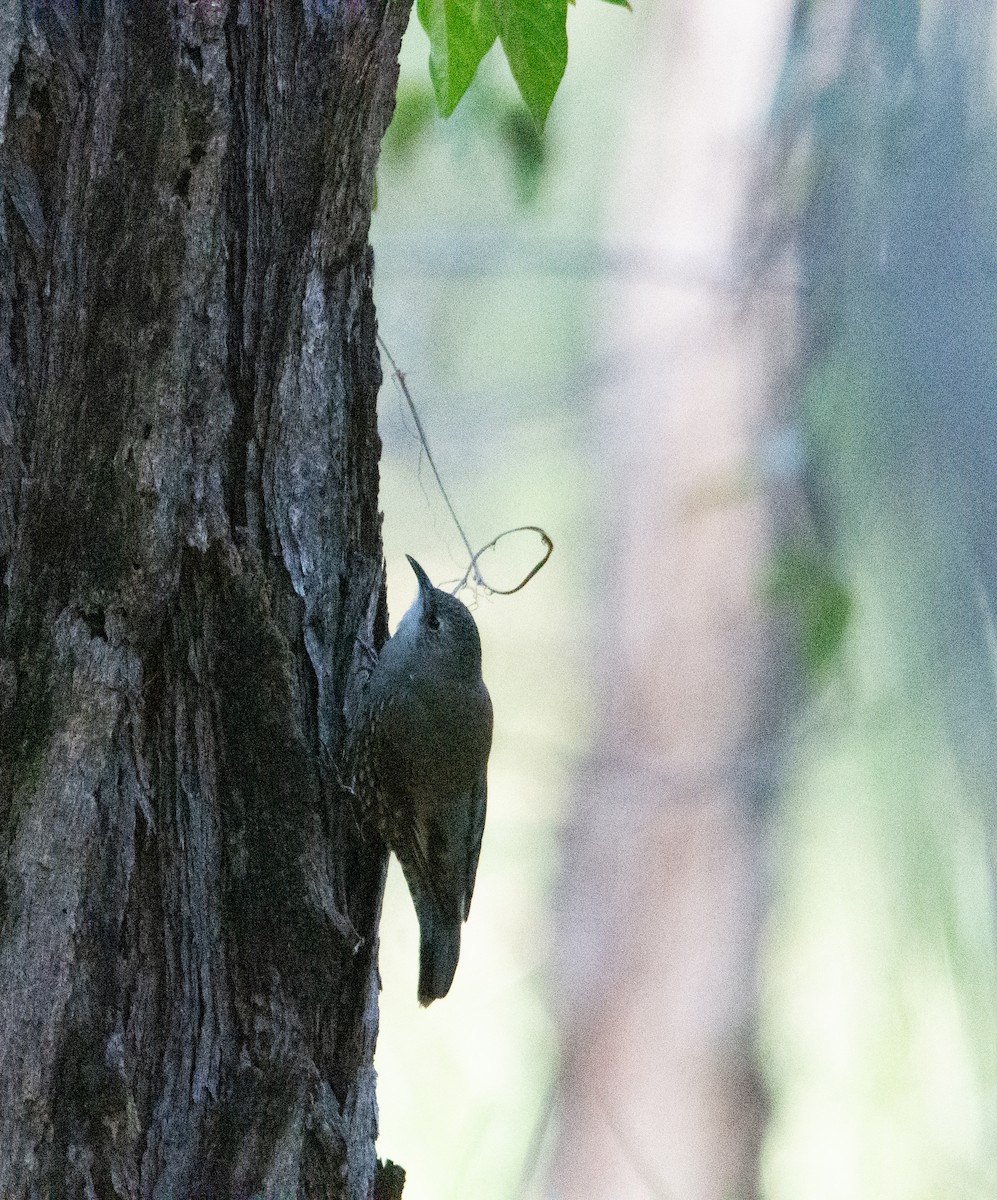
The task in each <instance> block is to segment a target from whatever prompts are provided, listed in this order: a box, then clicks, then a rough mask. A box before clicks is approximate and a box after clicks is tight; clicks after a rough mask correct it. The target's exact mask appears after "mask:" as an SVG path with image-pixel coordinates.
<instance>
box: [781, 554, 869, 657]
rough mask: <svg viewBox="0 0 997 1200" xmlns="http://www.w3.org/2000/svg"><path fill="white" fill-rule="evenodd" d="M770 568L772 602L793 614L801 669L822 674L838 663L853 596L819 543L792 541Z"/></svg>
mask: <svg viewBox="0 0 997 1200" xmlns="http://www.w3.org/2000/svg"><path fill="white" fill-rule="evenodd" d="M772 567H773V569H772V572H771V575H770V578H769V586H768V594H769V599H770V600H771V601H772V603H773V604H775V605H776V606H777V607H779V608H782V609H783V610H786V611H789V612H792V613H794V614H795V616H796V618H797V620H798V622H799V630H800V649H801V651H802V654H803V665H804V667H805V669H806V671H807V673H808V674H810V675H811V676H813V675H819V674H820V673H821V672H822V671H824V670H825V669H826V668H827V667H829V666H830V665H831V664H832V663H834V661H835V660H836V659H837V657H838V655H839V654H840V651H841V647H842V645H843V643H844V640H845V636H846V634H847V633H848V630H849V628H850V626H851V621H852V616H853V609H854V601H853V599H852V595H851V592H849V590H848V588H847V587H846V586H845V584H844V583H843V582H842V581H841V580H840V579H839V578H838V576H837V574H836V572H835V570H834V567H833V565H832V563H831V562H830V559H829V558H828V556H827V554H826V553H825V552H822V551H821V550H820V549H819V548H818V547H817V546H815V545H807V544H805V543H795V544H794V543H792V542H789V543H786V544H784V545H782V546H780V547H778V548H777V550H776V553H775V556H774V561H773V564H772Z"/></svg>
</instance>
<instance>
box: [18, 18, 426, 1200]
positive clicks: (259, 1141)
mask: <svg viewBox="0 0 997 1200" xmlns="http://www.w3.org/2000/svg"><path fill="white" fill-rule="evenodd" d="M407 10H408V5H407V4H406V3H404V2H403V0H399V2H398V3H396V2H395V0H389V2H388V3H387V5H382V4H379V3H376V2H374V0H370V2H369V3H346V2H345V0H342V2H336V0H329V2H328V3H312V2H308V0H306V2H305V3H303V4H300V5H299V4H297V3H294V4H277V3H274V4H257V3H246V2H245V0H242V2H239V0H189V2H186V3H183V4H164V3H154V4H143V5H135V4H134V3H129V2H127V0H105V3H103V4H100V5H96V4H93V5H89V4H83V5H77V4H71V3H44V4H43V3H37V4H34V5H32V4H31V3H30V2H29V0H22V2H21V3H19V4H18V3H14V2H13V0H12V2H11V3H8V4H5V5H4V6H3V9H2V12H0V130H2V150H0V155H2V157H0V184H2V189H3V191H2V195H3V200H4V203H3V207H2V210H0V579H2V585H0V923H2V924H0V1195H2V1196H4V1197H5V1200H15V1198H18V1197H23V1196H42V1195H52V1196H60V1197H75V1196H90V1197H94V1196H100V1197H107V1196H112V1195H113V1196H121V1197H126V1196H127V1197H132V1196H156V1197H163V1198H164V1200H166V1198H168V1200H175V1198H178V1197H193V1196H206V1197H207V1196H212V1197H217V1196H247V1195H250V1194H265V1195H267V1196H281V1197H287V1196H331V1195H337V1196H338V1195H344V1196H350V1197H357V1198H359V1197H367V1196H369V1195H370V1194H371V1187H372V1179H373V1175H374V1170H375V1159H374V1150H373V1139H374V1134H375V1128H376V1107H375V1099H374V1076H373V1069H372V1054H373V1047H374V1040H375V1035H376V1028H377V965H376V923H377V914H378V908H379V903H380V892H381V887H382V877H383V862H382V860H381V857H380V854H379V852H378V851H376V850H375V849H373V848H371V847H368V846H365V845H364V844H363V843H362V842H361V841H360V840H359V838H358V834H357V830H356V825H355V822H354V820H353V817H352V815H351V810H350V807H349V800H348V798H347V797H346V796H345V795H344V793H343V791H342V789H341V787H339V785H338V780H339V779H341V778H343V767H342V757H343V749H344V736H345V732H346V729H347V727H348V721H349V713H350V704H351V694H352V688H353V686H354V681H355V679H356V677H357V675H358V668H359V665H360V663H361V662H362V658H361V656H360V654H359V653H358V650H357V639H358V636H360V637H363V638H364V639H373V638H375V637H382V636H383V634H384V613H383V604H382V602H381V556H380V529H379V518H378V512H377V456H378V450H379V443H378V439H377V431H376V417H375V401H376V394H377V389H378V384H379V380H380V369H379V364H378V359H377V352H376V347H375V340H374V339H375V319H374V311H373V306H372V302H371V293H370V274H371V257H370V252H369V249H368V247H367V229H368V223H369V218H370V209H371V197H372V189H373V176H374V167H375V162H376V158H377V152H378V146H379V142H380V138H381V135H382V133H383V130H384V128H385V126H386V124H387V121H388V119H389V116H390V111H391V107H392V104H393V97H394V88H395V83H396V76H397V52H398V45H399V41H400V37H401V32H402V29H403V28H404V25H405V22H406V18H407V15H408V11H407Z"/></svg>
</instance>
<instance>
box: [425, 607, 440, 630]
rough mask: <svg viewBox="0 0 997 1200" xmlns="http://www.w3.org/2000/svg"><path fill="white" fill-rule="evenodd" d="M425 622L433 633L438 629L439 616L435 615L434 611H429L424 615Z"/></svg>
mask: <svg viewBox="0 0 997 1200" xmlns="http://www.w3.org/2000/svg"><path fill="white" fill-rule="evenodd" d="M426 624H427V625H428V626H429V628H430V629H432V630H433V632H434V633H435V632H436V630H437V629H439V627H440V618H439V617H438V616H437V615H436V613H434V612H431V613H429V614H427V616H426Z"/></svg>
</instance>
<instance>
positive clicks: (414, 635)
mask: <svg viewBox="0 0 997 1200" xmlns="http://www.w3.org/2000/svg"><path fill="white" fill-rule="evenodd" d="M405 557H406V558H407V559H408V561H409V563H410V565H411V567H412V570H413V571H414V572H415V576H416V579H417V581H418V585H419V592H418V595H417V596H416V599H415V601H414V602H413V604H412V606H411V607H410V608H409V609H408V611H407V612H406V613H405V615H404V616H403V617H402V619H401V621H399V623H398V628H397V629H396V630H395V633H394V635H393V636H392V637H390V638H389V639H388V641H387V642H386V643H385V644H384V647H383V648H382V650H381V653H380V654H379V655H378V658H377V662H376V663H375V665H374V667H373V669H372V670H371V673H370V677H369V679H368V681H367V687H366V690H365V693H364V698H363V700H362V701H361V705H360V711H359V717H358V721H357V739H356V744H357V751H356V780H355V787H356V791H357V793H358V795H359V797H360V803H361V811H362V812H364V813H365V814H368V815H370V816H371V817H372V819H373V821H374V823H375V825H376V828H377V830H378V832H379V833H380V835H381V837H382V839H383V840H384V842H385V844H386V845H387V846H388V848H389V849H390V850H392V851H393V852H394V854H395V856H396V857H397V859H398V861H399V863H400V864H401V868H402V872H403V874H404V876H405V881H406V883H407V884H408V888H409V892H410V894H411V896H412V903H413V904H414V906H415V911H416V916H417V917H418V920H419V985H418V993H417V994H418V998H419V1003H420V1004H422V1005H423V1006H427V1005H429V1004H431V1003H432V1002H433V1001H434V1000H438V999H440V998H441V997H443V996H445V995H446V994H447V993H448V992H449V990H450V985H451V984H452V982H453V978H454V973H455V972H456V970H457V960H458V958H459V956H460V940H461V928H462V926H463V924H464V922H465V921H466V920H467V918H468V915H469V913H470V911H471V896H472V895H473V893H474V881H475V876H476V875H477V870H478V858H479V855H480V853H481V839H482V836H483V834H484V829H485V809H486V802H487V791H488V783H487V772H488V755H489V753H490V751H491V745H492V724H493V714H492V702H491V698H490V696H489V694H488V688H487V687H486V686H485V681H484V678H483V676H482V673H481V638H480V636H479V634H478V627H477V625H476V624H475V621H474V617H473V616H472V615H471V613H470V611H469V610H468V608H467V606H466V605H464V604H463V603H462V602H461V601H460V600H458V599H457V597H456V596H452V595H451V594H450V593H449V592H445V591H442V590H441V589H440V588H437V587H434V586H433V584H432V582H431V580H430V578H429V576H428V575H427V574H426V572H425V571H424V570H423V569H422V567H421V566H420V565H419V563H417V562H416V560H415V559H414V558H412V556H411V555H408V554H407V555H406V556H405Z"/></svg>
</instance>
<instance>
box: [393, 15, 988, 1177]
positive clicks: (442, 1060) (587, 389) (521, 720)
mask: <svg viewBox="0 0 997 1200" xmlns="http://www.w3.org/2000/svg"><path fill="white" fill-rule="evenodd" d="M994 16H995V13H994V6H993V5H992V3H982V2H979V0H962V3H960V4H959V5H947V4H940V3H931V2H929V0H924V2H923V3H921V4H918V3H915V2H913V0H889V2H887V0H864V2H862V3H859V2H858V0H855V2H854V3H845V2H841V3H839V2H831V0H828V2H822V0H798V2H797V3H796V4H793V3H789V2H788V0H748V2H747V3H744V4H740V5H732V4H730V3H728V2H727V0H636V2H635V7H634V11H633V12H632V13H628V12H627V11H626V10H625V9H622V8H619V7H614V6H612V5H608V4H604V3H599V2H597V0H578V4H577V6H576V7H573V8H571V10H570V13H569V38H570V47H571V49H570V59H569V65H568V71H567V75H566V77H565V80H564V83H563V85H562V88H561V91H560V92H559V94H558V97H557V100H556V101H555V103H554V107H553V109H552V112H551V116H550V119H549V121H548V124H547V128H546V130H545V132H544V134H543V135H542V136H539V135H538V134H537V133H536V131H535V130H534V128H533V127H532V125H531V123H530V121H529V118H528V117H527V115H526V112H525V110H524V109H523V108H522V106H521V104H520V102H519V101H518V98H517V96H516V93H515V88H514V85H513V83H512V81H511V79H510V78H509V77H508V72H507V69H506V67H505V65H504V62H503V61H502V60H501V58H500V56H499V55H498V54H496V53H495V52H494V51H493V53H492V54H491V55H490V56H489V57H488V58H487V59H486V60H485V62H484V63H483V65H482V69H481V71H480V72H479V76H478V79H477V80H476V82H475V84H474V85H473V86H472V89H471V91H470V92H469V93H468V95H467V97H465V99H464V101H463V102H462V103H461V105H460V106H459V108H458V110H457V112H456V113H455V115H454V116H453V117H452V118H450V120H449V121H447V122H442V121H440V120H439V119H438V118H436V117H435V116H434V109H433V102H432V96H431V92H430V88H429V78H428V71H427V67H426V58H427V55H428V43H427V41H426V39H425V37H424V36H423V34H422V31H421V29H420V28H419V27H418V24H417V23H416V22H415V21H413V26H412V28H411V29H410V31H409V35H408V37H407V40H406V44H405V47H404V53H403V61H402V77H401V85H400V89H399V101H398V109H397V113H396V117H395V121H394V123H393V125H392V128H391V129H390V130H389V133H388V137H387V140H386V144H385V150H384V154H383V158H382V164H381V168H380V172H379V180H378V204H377V210H376V213H375V219H374V227H373V231H372V240H373V244H374V249H375V256H376V288H377V305H378V314H379V324H380V330H381V333H382V336H383V337H384V339H385V341H386V343H387V345H388V347H389V348H390V350H391V353H392V354H393V356H394V357H395V359H396V360H397V362H398V364H399V366H400V367H401V369H402V370H403V371H404V372H405V376H406V380H407V382H408V385H409V387H410V389H411V391H412V393H413V395H414V397H415V400H416V403H417V404H418V406H419V409H420V414H421V417H422V421H423V423H424V425H425V428H426V432H427V435H428V438H429V440H430V444H431V446H432V449H433V452H434V455H435V457H436V460H437V462H438V464H439V466H440V469H441V471H442V473H443V476H444V478H445V480H446V483H447V486H448V488H449V490H450V493H451V496H452V499H453V501H454V503H455V505H456V508H457V510H458V512H459V513H460V515H461V518H462V520H463V522H464V525H465V527H466V528H467V531H468V534H469V536H470V539H471V541H472V542H473V543H474V545H475V546H480V545H483V544H484V543H485V542H487V541H489V540H490V539H491V538H493V537H494V536H495V535H496V534H498V533H499V532H500V531H501V530H503V529H506V528H509V527H512V526H516V525H520V524H524V523H528V524H538V525H542V526H543V527H545V528H546V529H547V530H548V532H549V533H550V535H551V536H552V537H553V539H554V541H555V543H556V546H557V549H556V551H555V554H554V557H553V558H552V560H551V562H550V563H549V564H548V566H547V567H546V568H545V569H544V570H543V571H542V572H541V573H540V574H539V575H538V576H537V577H536V578H535V579H534V580H533V582H532V583H531V584H530V585H529V586H528V587H527V588H526V589H525V590H524V591H522V592H520V593H518V594H517V595H515V596H512V597H508V598H502V597H491V598H489V597H487V596H486V595H484V594H481V595H479V596H478V597H477V598H475V597H474V596H473V595H472V594H470V593H468V592H464V593H463V597H464V598H465V599H466V600H467V601H468V602H469V603H471V604H472V605H473V606H474V607H475V614H476V616H477V619H478V623H479V626H480V628H481V631H482V640H483V645H484V658H485V675H486V679H487V681H488V684H489V687H490V689H491V692H492V696H493V699H494V702H495V710H496V735H495V747H494V751H493V755H492V762H491V770H490V792H489V819H488V827H487V831H486V836H485V843H484V849H483V853H482V858H481V866H480V872H479V877H478V885H477V889H476V893H475V899H474V908H473V911H472V914H471V920H470V922H469V924H468V926H467V927H466V932H465V938H464V948H463V951H462V956H461V965H460V969H459V970H458V973H457V978H456V982H455V984H454V987H453V990H452V992H451V994H450V996H449V997H448V998H447V999H446V1000H445V1001H443V1002H441V1003H438V1004H435V1005H433V1006H432V1007H431V1008H430V1009H428V1010H420V1009H419V1008H418V1005H417V1003H416V1000H415V982H416V974H417V965H416V960H417V947H418V937H417V931H416V924H415V917H414V914H413V912H412V908H411V904H410V902H409V899H408V896H407V893H406V891H405V886H404V882H403V881H402V879H401V875H400V872H398V871H397V868H396V867H395V866H394V865H393V866H392V870H391V875H390V878H389V887H388V894H387V897H386V901H385V916H384V921H383V924H382V947H381V969H382V979H383V992H382V1018H381V1033H380V1038H379V1043H378V1050H377V1059H376V1065H377V1069H378V1074H379V1081H380V1082H379V1096H380V1105H381V1122H380V1130H381V1131H380V1139H379V1147H378V1148H379V1153H380V1155H381V1156H382V1157H386V1158H391V1159H393V1160H395V1161H397V1162H399V1163H401V1164H402V1165H403V1166H404V1167H405V1168H406V1170H407V1172H408V1182H407V1184H406V1190H405V1195H406V1197H408V1198H409V1200H449V1198H456V1197H461V1198H462V1200H466V1198H469V1197H473V1198H474V1200H507V1198H518V1197H522V1198H524V1200H597V1198H598V1200H610V1198H614V1200H651V1198H655V1200H657V1198H667V1200H741V1198H744V1200H749V1198H751V1197H755V1196H764V1197H766V1198H768V1200H824V1198H827V1200H832V1198H833V1200H866V1198H868V1200H873V1198H875V1200H935V1198H938V1200H942V1198H944V1200H950V1198H956V1200H961V1198H965V1200H988V1198H993V1197H997V920H995V911H994V877H993V867H994V855H993V851H994V834H995V827H997V805H995V799H997V796H995V790H997V789H995V785H994V778H995V771H997V738H995V722H997V617H995V606H997V188H995V184H994V181H995V179H997V124H995V107H997V94H995V85H997V73H995V60H994V58H995V49H997V40H995V34H997V26H995V23H994ZM381 430H382V436H383V439H384V461H383V468H382V470H383V474H382V507H383V509H384V514H385V524H384V534H385V549H386V554H387V562H388V573H389V601H390V608H391V614H392V622H393V623H394V621H396V620H397V619H398V617H399V616H400V615H401V613H402V612H403V611H404V609H405V608H406V607H407V605H408V604H409V602H410V601H411V599H412V598H413V596H414V594H415V582H414V578H413V577H412V575H411V572H410V571H409V569H408V567H407V564H406V563H405V559H404V554H405V553H406V552H408V553H411V554H414V555H415V556H416V557H417V558H419V560H420V561H421V562H422V563H423V565H424V566H425V567H426V568H427V569H428V570H429V572H430V574H431V575H433V577H434V579H435V580H436V581H437V582H441V583H442V582H444V581H447V580H450V581H456V580H457V579H458V578H460V576H461V575H463V572H464V570H465V567H466V554H465V553H464V551H463V548H462V545H461V542H460V538H459V535H458V534H457V532H456V531H455V529H454V528H453V525H452V523H451V521H450V519H449V517H448V515H447V512H446V510H445V507H444V505H443V502H442V501H441V498H440V496H439V494H438V492H437V490H436V487H435V484H434V481H433V478H432V474H431V471H430V470H429V466H428V464H427V462H426V458H425V455H424V453H422V451H421V447H420V443H419V440H418V437H417V435H416V432H415V429H414V427H413V424H412V420H411V418H410V417H409V416H408V414H407V411H406V407H405V404H404V401H403V400H402V398H401V396H400V394H399V392H398V390H397V388H396V387H395V386H394V384H393V382H392V380H391V378H390V375H389V374H388V372H387V369H386V377H385V384H384V387H383V390H382V397H381ZM537 553H538V547H537V546H536V544H535V543H534V542H531V541H530V540H529V539H528V538H525V537H524V538H523V539H521V540H514V539H511V540H507V541H506V542H503V543H502V545H501V546H500V547H499V548H498V550H497V551H496V552H495V553H493V554H490V555H489V556H487V557H486V558H485V559H484V560H483V561H482V567H483V568H484V569H485V571H486V574H487V577H488V579H489V581H490V582H492V583H493V584H495V585H496V586H508V585H509V584H511V583H513V582H515V581H516V580H517V579H518V578H519V577H521V575H522V573H523V571H524V570H525V568H526V566H527V565H528V564H529V563H530V562H531V561H532V560H533V559H534V558H535V557H536V556H537Z"/></svg>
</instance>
